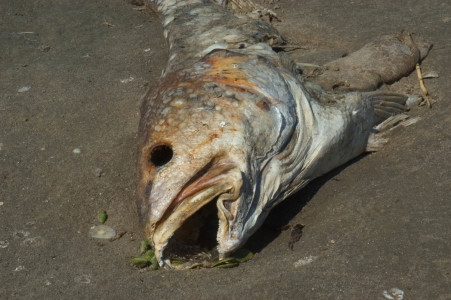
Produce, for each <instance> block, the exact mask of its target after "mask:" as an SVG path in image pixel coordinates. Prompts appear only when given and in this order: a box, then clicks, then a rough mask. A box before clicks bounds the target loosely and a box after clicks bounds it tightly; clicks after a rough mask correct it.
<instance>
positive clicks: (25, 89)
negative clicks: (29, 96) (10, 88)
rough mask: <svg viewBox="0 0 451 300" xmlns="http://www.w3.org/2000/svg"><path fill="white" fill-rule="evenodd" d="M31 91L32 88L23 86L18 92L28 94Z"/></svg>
mask: <svg viewBox="0 0 451 300" xmlns="http://www.w3.org/2000/svg"><path fill="white" fill-rule="evenodd" d="M30 89H31V87H30V86H23V87H21V88H20V89H18V90H17V92H18V93H24V92H28V91H29V90H30Z"/></svg>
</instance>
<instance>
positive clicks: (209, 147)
mask: <svg viewBox="0 0 451 300" xmlns="http://www.w3.org/2000/svg"><path fill="white" fill-rule="evenodd" d="M229 63H230V64H235V63H236V62H234V61H233V60H232V61H230V62H229ZM204 67H205V66H204ZM208 67H211V66H208ZM222 68H224V66H222ZM197 73H199V70H197ZM181 74H182V73H180V72H179V73H177V74H174V75H171V74H168V75H166V76H165V77H164V79H162V80H161V81H160V83H159V84H158V85H157V86H156V87H155V88H153V89H152V90H151V91H150V92H149V93H148V94H147V95H146V97H145V99H144V101H143V106H142V110H141V121H140V129H139V132H140V133H139V154H138V155H139V156H138V171H137V172H138V188H137V196H138V197H137V208H138V214H139V216H140V220H141V222H142V224H143V225H144V232H145V235H146V238H147V240H148V241H149V242H150V243H151V245H152V246H153V247H154V250H155V254H156V257H157V259H158V261H159V263H160V265H164V264H169V265H170V262H169V256H170V255H171V253H170V251H172V250H173V249H175V250H180V249H182V248H183V249H189V250H190V251H191V250H193V249H194V248H196V247H198V248H199V247H201V248H202V247H203V248H207V249H217V251H218V253H219V257H224V256H227V255H228V254H230V253H231V252H233V251H234V250H236V249H238V248H239V247H240V246H241V245H242V244H243V243H244V242H245V241H246V240H247V238H248V237H249V236H250V235H251V234H252V233H253V232H254V231H255V229H256V228H257V226H258V225H259V224H260V222H261V220H262V219H264V216H266V214H267V211H265V205H266V203H267V202H268V201H269V199H270V198H274V197H275V196H274V195H275V194H276V193H275V192H274V191H275V190H276V189H277V185H274V186H275V188H271V189H272V192H269V193H268V192H260V191H259V189H260V187H261V182H262V181H261V179H262V174H265V171H263V169H265V168H266V171H267V170H271V167H268V164H267V163H266V164H265V163H262V157H264V158H265V159H266V161H268V160H269V159H268V155H267V154H268V153H269V152H273V153H276V152H277V151H276V150H275V149H274V145H275V144H276V143H281V140H282V142H283V139H281V138H280V133H279V132H277V130H278V129H277V128H278V126H276V125H277V122H276V124H275V123H274V120H272V118H273V115H272V113H271V109H270V107H269V106H270V105H269V104H268V103H266V102H265V103H261V102H262V101H264V100H262V99H260V100H258V101H256V99H255V98H256V96H255V95H254V94H253V93H252V92H251V91H249V89H246V87H243V86H230V85H228V84H227V83H224V82H223V83H220V82H219V83H218V80H214V81H212V78H210V77H206V76H203V77H202V80H200V81H199V78H198V77H199V76H198V77H194V78H193V76H192V75H190V74H191V73H190V72H185V73H184V74H185V75H183V74H182V75H181ZM186 74H188V75H186ZM238 75H239V76H243V75H242V74H238ZM253 122H257V123H258V124H253ZM279 123H280V122H279ZM249 137H252V138H249ZM271 155H272V154H271ZM272 174H273V175H274V174H275V173H274V172H273V173H272ZM263 176H264V175H263ZM264 177H265V176H264ZM266 177H267V176H266ZM266 177H265V178H266ZM271 180H273V178H270V179H268V180H266V181H265V182H271ZM273 181H274V180H273ZM276 181H277V180H276ZM266 185H267V184H266ZM263 186H265V184H264V185H263ZM175 250H174V251H175Z"/></svg>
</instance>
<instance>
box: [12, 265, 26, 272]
mask: <svg viewBox="0 0 451 300" xmlns="http://www.w3.org/2000/svg"><path fill="white" fill-rule="evenodd" d="M23 270H25V267H24V266H18V267H17V268H15V269H14V271H16V272H19V271H23Z"/></svg>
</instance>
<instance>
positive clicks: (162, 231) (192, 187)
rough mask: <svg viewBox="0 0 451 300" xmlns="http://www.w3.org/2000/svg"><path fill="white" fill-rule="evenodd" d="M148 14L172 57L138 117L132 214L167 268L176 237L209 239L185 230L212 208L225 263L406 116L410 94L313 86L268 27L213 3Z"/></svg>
mask: <svg viewBox="0 0 451 300" xmlns="http://www.w3.org/2000/svg"><path fill="white" fill-rule="evenodd" d="M236 1H238V0H235V2H236ZM242 1H244V2H248V1H249V0H242ZM153 4H156V6H157V9H158V11H159V13H160V15H161V18H162V23H163V27H164V35H165V37H166V39H167V41H168V45H169V49H170V54H169V61H168V65H167V67H166V69H165V71H164V72H163V74H162V77H161V78H160V80H159V81H158V83H157V84H156V85H155V86H154V87H153V88H151V89H150V90H149V92H148V93H147V94H146V96H145V97H144V99H143V102H142V106H141V120H140V126H139V148H138V149H139V152H138V155H139V156H138V188H137V195H138V198H137V201H136V203H137V207H138V213H139V216H140V220H141V222H142V223H143V225H144V232H145V235H146V238H147V239H148V240H149V242H150V243H151V244H152V245H153V246H154V247H155V255H156V257H157V259H158V262H159V264H160V265H161V266H163V265H166V266H168V267H171V263H170V256H171V253H170V249H171V247H168V245H169V244H171V243H172V244H174V245H176V244H179V243H178V241H177V240H176V239H177V237H179V238H180V234H175V233H176V232H177V231H178V230H179V228H183V232H187V233H186V234H187V235H188V236H190V237H197V236H200V235H202V234H203V233H202V232H201V230H200V228H199V227H196V226H194V225H189V224H200V223H202V222H201V218H202V217H201V216H198V214H196V212H198V211H200V210H201V209H202V208H203V207H206V204H208V203H210V202H212V201H215V202H216V208H217V212H216V213H215V214H216V215H217V218H218V224H219V228H218V231H217V235H216V237H214V239H216V243H217V247H216V249H217V251H218V253H219V256H220V257H226V256H228V255H230V253H232V252H233V251H235V250H237V249H238V248H239V247H241V246H242V245H243V244H244V243H245V242H246V240H247V239H248V238H249V237H250V236H251V235H252V234H253V233H254V232H255V231H256V230H257V229H258V228H259V226H260V225H261V224H262V222H263V220H264V219H265V218H266V216H267V215H268V213H269V211H270V210H271V209H272V208H273V207H274V206H275V205H276V204H277V203H279V202H280V201H282V200H284V199H285V198H286V197H288V196H289V195H291V194H293V193H294V192H296V191H297V190H299V189H300V188H302V187H304V186H305V185H306V184H307V183H308V182H310V181H311V180H313V179H314V178H316V177H318V176H321V175H322V174H324V173H326V172H328V171H330V170H332V169H334V168H336V167H337V166H339V165H341V164H343V163H345V162H347V161H349V160H350V159H352V158H354V157H356V156H358V155H359V154H361V153H362V152H364V151H365V150H366V147H367V145H368V140H369V138H370V135H371V134H372V132H373V127H374V126H375V125H377V124H378V123H380V122H381V121H383V120H384V119H385V118H387V117H389V116H391V115H393V114H396V113H400V112H403V111H404V110H405V109H406V108H405V106H404V103H405V101H406V99H407V98H406V97H405V96H403V95H399V94H393V93H381V92H348V93H333V92H327V91H325V90H323V89H322V88H321V87H320V86H318V85H317V84H315V83H312V82H306V81H305V80H304V78H302V77H301V76H300V74H299V73H298V72H297V69H296V67H294V66H295V63H294V62H293V61H291V59H290V58H289V57H288V56H287V55H284V54H281V53H277V52H276V51H274V49H273V47H275V46H278V45H281V44H282V43H283V39H282V37H280V35H279V34H278V33H277V31H276V30H275V29H274V28H273V27H272V26H270V25H269V24H267V23H265V22H263V21H261V20H255V19H250V18H248V17H245V16H236V15H234V14H232V13H231V12H229V11H228V10H226V9H225V8H224V7H222V6H220V5H217V4H215V3H212V2H210V1H206V0H185V1H177V0H157V1H155V2H153ZM373 146H374V145H373ZM373 148H374V147H373ZM203 215H208V214H203ZM196 216H197V218H198V219H197V221H198V222H187V220H188V219H191V218H196ZM190 226H191V227H190ZM180 232H182V231H180ZM187 240H188V239H187ZM172 248H174V247H172ZM178 248H180V247H178ZM187 248H190V247H187ZM210 250H211V249H210Z"/></svg>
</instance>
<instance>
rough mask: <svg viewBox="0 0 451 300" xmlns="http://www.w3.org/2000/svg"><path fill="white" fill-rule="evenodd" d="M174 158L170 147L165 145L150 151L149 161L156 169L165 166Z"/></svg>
mask: <svg viewBox="0 0 451 300" xmlns="http://www.w3.org/2000/svg"><path fill="white" fill-rule="evenodd" d="M172 156H174V151H172V148H171V146H169V145H167V144H162V145H157V146H155V147H153V149H152V150H151V151H150V158H149V161H150V163H152V164H153V165H154V166H156V167H162V166H164V165H165V164H167V163H168V162H169V161H170V160H171V159H172Z"/></svg>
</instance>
